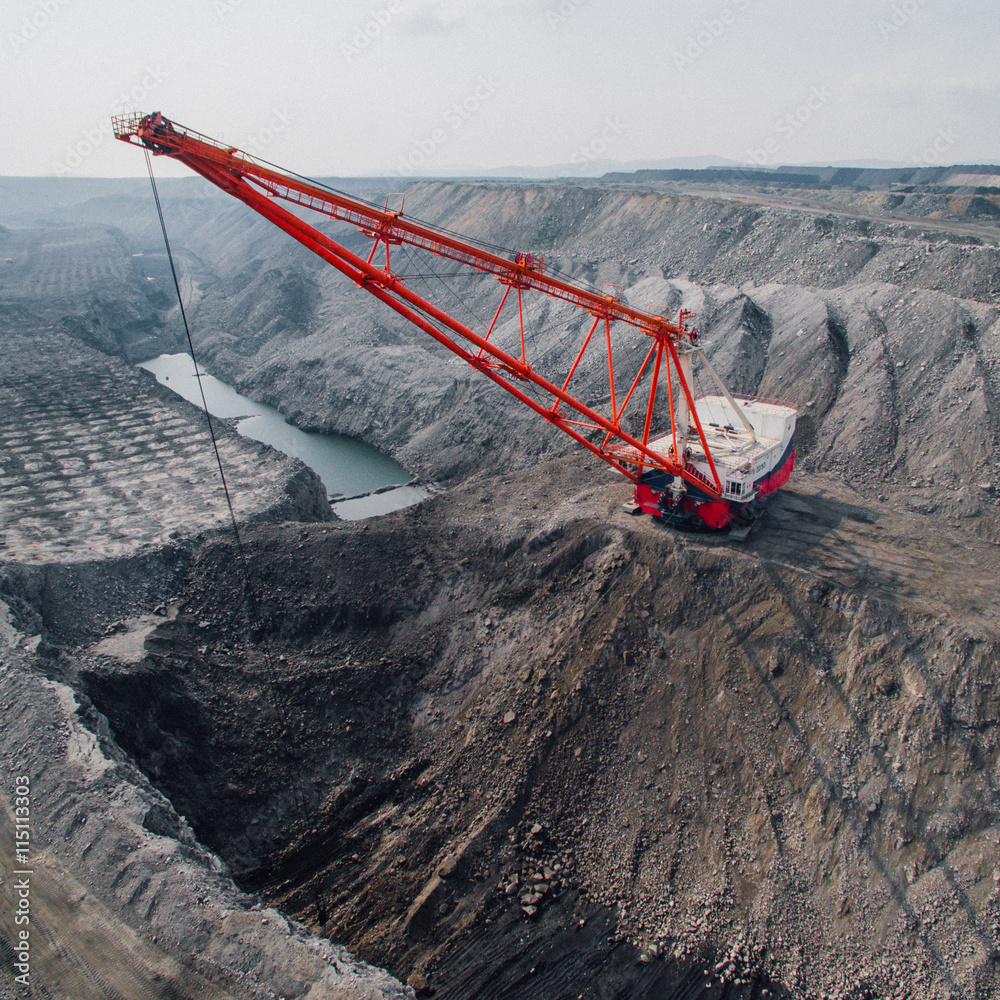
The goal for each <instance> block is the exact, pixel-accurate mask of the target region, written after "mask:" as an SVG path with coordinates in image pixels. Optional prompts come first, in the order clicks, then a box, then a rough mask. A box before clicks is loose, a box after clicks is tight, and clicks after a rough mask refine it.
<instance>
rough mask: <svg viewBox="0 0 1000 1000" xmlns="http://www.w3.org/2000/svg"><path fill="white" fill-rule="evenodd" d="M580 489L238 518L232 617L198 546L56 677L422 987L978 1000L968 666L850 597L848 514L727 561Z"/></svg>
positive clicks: (986, 821)
mask: <svg viewBox="0 0 1000 1000" xmlns="http://www.w3.org/2000/svg"><path fill="white" fill-rule="evenodd" d="M584 468H585V466H583V463H575V462H569V463H562V464H560V465H554V464H553V465H550V466H545V467H542V468H540V469H538V470H535V471H533V472H532V473H531V474H522V475H520V476H515V475H508V476H504V477H497V478H484V479H482V480H481V481H480V482H479V483H477V484H474V485H469V486H467V487H465V488H460V489H455V490H453V491H452V492H451V493H449V494H448V495H446V496H444V497H441V498H438V499H436V500H433V501H430V502H428V503H426V504H424V505H422V506H420V507H417V508H412V509H410V510H409V511H406V512H402V513H399V514H395V515H390V516H388V517H385V518H381V519H377V520H375V521H371V522H368V523H366V524H346V523H335V524H315V525H303V524H286V525H260V526H257V527H255V528H254V529H253V530H252V531H251V532H249V533H248V537H247V544H248V556H249V561H250V571H251V575H252V579H253V580H254V586H255V588H256V590H257V595H258V600H259V601H260V606H261V611H262V619H263V620H262V624H261V627H260V628H255V627H254V626H253V623H252V622H251V621H250V620H249V617H248V612H247V611H246V602H245V600H244V595H243V593H242V583H241V580H240V577H239V575H238V573H237V569H236V560H235V557H234V552H233V548H232V545H231V544H230V543H228V542H227V541H225V540H219V541H214V542H210V543H208V544H206V545H205V546H204V547H203V548H201V549H200V551H199V552H198V553H197V556H196V558H195V560H194V563H193V565H192V568H191V570H190V573H189V574H188V575H187V577H186V578H185V583H184V591H183V596H182V597H181V600H180V602H179V609H178V614H177V615H176V617H175V618H174V619H173V620H171V621H168V622H165V623H163V624H161V625H160V626H159V627H158V628H157V629H156V630H155V631H154V632H153V633H152V634H151V635H150V637H149V638H148V639H147V640H146V646H145V648H146V656H145V658H144V660H143V661H142V663H141V664H140V665H139V666H138V667H137V668H130V669H123V668H122V666H121V665H120V664H116V663H114V662H113V661H111V660H108V659H104V660H95V659H91V661H90V663H89V665H88V667H87V668H86V669H85V670H84V671H83V673H82V674H81V680H82V682H83V685H84V688H85V690H86V692H87V694H88V695H89V696H90V698H91V699H92V700H93V702H94V704H95V705H96V706H97V707H98V709H99V710H100V711H101V712H102V713H103V714H104V715H106V716H107V718H108V720H109V722H110V724H111V728H112V730H113V732H114V734H115V737H116V739H117V741H118V742H119V743H120V744H121V746H122V747H123V748H124V749H125V750H126V751H127V752H128V753H129V754H130V755H131V756H132V757H133V758H134V759H135V760H136V762H137V763H138V764H139V766H140V767H141V768H142V769H143V771H144V772H145V773H146V774H147V775H149V776H150V778H151V779H152V780H153V781H154V783H155V784H156V785H157V787H159V788H160V789H161V790H162V791H163V792H164V794H166V795H167V796H168V798H169V799H170V800H171V801H172V803H173V804H174V806H175V807H176V808H177V810H178V811H179V812H181V813H182V814H184V815H185V816H186V817H187V819H188V820H189V821H190V822H191V824H192V826H193V828H194V830H195V831H196V833H197V835H198V837H199V839H200V840H202V841H203V842H204V843H205V844H207V845H208V846H209V847H211V848H212V849H213V850H215V851H217V852H218V853H219V854H220V855H221V856H222V857H223V858H224V859H225V861H226V862H227V863H228V864H229V865H230V866H231V868H232V870H233V872H234V874H235V876H236V878H237V880H238V882H239V883H240V884H241V885H242V886H243V887H245V888H247V889H248V890H251V891H254V892H260V893H261V894H263V896H264V897H265V898H266V899H267V900H268V901H269V902H271V903H272V904H273V905H275V906H277V907H278V908H279V909H281V910H282V911H283V912H285V913H288V914H290V915H293V916H295V917H296V918H297V919H300V920H302V921H303V922H305V923H306V924H308V925H309V926H311V927H312V928H313V929H314V930H315V931H316V932H318V933H322V934H325V935H329V936H330V937H331V939H333V940H335V941H338V942H341V943H344V944H346V945H348V946H349V947H350V948H351V950H352V951H354V952H355V953H356V954H358V955H359V956H360V957H362V958H363V959H365V960H367V961H370V962H373V963H375V964H378V965H381V966H383V967H385V968H388V969H389V970H390V971H392V972H393V973H394V974H396V975H397V976H398V977H399V978H400V979H402V980H403V981H407V980H409V981H410V983H411V984H413V985H415V986H417V987H418V989H420V990H421V991H429V992H433V995H435V996H440V997H455V998H457V997H469V996H485V997H515V996H516V997H537V998H539V1000H542V998H545V1000H551V998H555V997H579V996H586V997H633V996H640V997H643V996H648V997H653V996H656V997H661V996H668V997H684V996H691V995H695V994H697V995H705V996H712V997H723V996H725V997H747V998H750V997H765V996H783V995H786V996H793V995H794V996H802V995H806V994H805V992H804V991H806V990H810V991H813V990H814V991H820V990H823V989H825V988H829V987H831V985H832V984H837V983H840V984H841V986H842V987H844V988H845V990H846V989H847V988H848V987H849V988H850V991H849V992H845V993H844V994H843V995H846V996H859V997H860V996H865V995H884V994H883V993H882V992H880V990H882V989H884V988H885V984H886V983H887V982H891V981H893V980H894V979H895V980H896V981H899V978H898V977H902V976H903V975H904V971H903V970H904V969H905V976H906V977H907V978H906V981H907V982H914V983H920V982H924V983H926V984H927V985H928V987H932V986H933V987H934V988H935V989H937V988H940V987H941V984H948V983H952V984H955V983H958V982H959V981H960V977H965V978H968V977H969V976H972V977H973V978H975V979H977V980H978V981H979V983H980V988H986V985H987V984H991V983H992V982H993V979H992V971H991V970H992V964H991V961H990V960H989V959H988V958H987V957H986V956H987V954H988V953H984V951H983V949H987V948H992V945H991V942H992V940H993V937H992V935H993V932H992V931H991V930H989V927H990V925H991V923H992V922H993V921H996V920H998V919H1000V909H998V902H997V895H998V893H997V891H996V890H995V887H994V882H993V879H992V877H990V875H989V873H990V872H991V871H993V870H994V868H993V866H994V864H995V863H996V860H997V849H996V839H995V837H993V836H992V835H991V833H990V831H991V830H992V828H993V824H994V823H995V822H996V818H997V805H998V799H997V796H996V789H995V788H994V787H993V785H992V783H991V779H990V777H989V776H990V774H992V773H993V767H994V765H995V763H996V762H997V761H996V758H997V751H998V746H997V738H996V731H995V722H994V721H993V709H992V705H993V704H994V703H993V701H992V698H993V697H994V695H993V692H994V690H995V682H994V679H993V677H992V669H991V666H990V665H991V664H992V662H994V658H995V655H996V646H995V643H994V642H993V641H992V640H991V639H989V638H988V636H987V635H986V634H979V635H972V634H970V633H969V632H968V631H965V632H963V631H962V630H961V629H958V630H956V627H955V620H954V619H951V618H949V617H947V615H942V616H931V615H927V614H926V613H923V612H922V611H921V610H920V609H918V608H916V607H914V606H912V604H911V602H909V601H907V599H906V598H905V596H904V594H903V593H902V592H900V591H899V590H898V589H896V588H895V587H894V583H893V579H892V576H893V574H892V569H891V567H890V568H888V569H887V573H886V575H885V577H881V578H880V569H886V567H879V566H878V565H877V560H875V559H872V556H873V554H874V553H877V550H873V549H869V548H868V546H871V545H872V544H875V541H874V540H875V539H876V538H877V536H878V527H877V526H874V527H873V525H872V524H871V521H872V520H873V519H872V518H871V516H870V514H869V513H868V512H866V511H865V510H864V509H863V508H861V507H858V506H853V505H851V504H848V503H844V502H838V501H836V500H834V499H833V498H832V497H829V498H828V499H827V500H826V501H825V503H823V504H822V505H821V506H820V505H817V506H816V507H815V508H814V507H812V506H810V505H811V504H813V503H815V502H816V500H817V497H816V496H815V495H809V494H801V493H800V494H795V493H792V494H791V495H790V500H789V503H788V505H787V507H786V508H780V507H776V508H775V509H774V511H773V513H772V516H771V520H770V522H769V523H767V524H765V525H764V527H763V529H762V531H761V533H760V535H759V536H758V537H757V538H756V540H754V541H752V542H751V544H750V545H749V547H744V548H740V547H739V546H735V545H731V544H729V543H721V544H720V543H717V542H714V543H713V541H712V540H710V539H706V538H698V537H688V536H684V535H679V534H677V533H674V532H671V531H669V530H665V529H663V528H661V527H659V526H658V525H655V524H651V523H650V522H649V521H648V520H647V519H631V518H629V517H627V516H626V515H625V514H623V513H622V512H620V510H618V509H617V504H618V502H620V496H619V494H620V486H618V485H617V484H614V485H606V486H602V485H600V484H599V483H597V484H594V483H593V477H590V480H591V483H592V485H590V486H589V487H585V488H584V489H583V490H582V491H581V490H580V484H581V482H583V481H585V480H584V479H583V476H582V471H583V469H584ZM823 492H824V490H823V489H820V491H819V493H820V495H821V494H822V493H823ZM796 505H798V507H796ZM796 511H797V513H796ZM821 511H822V513H820V512H821ZM796 516H798V517H799V518H800V520H801V524H808V525H810V526H811V531H810V532H809V533H808V536H807V537H806V538H805V539H804V540H802V541H800V542H799V543H797V544H796V543H794V542H792V543H790V542H789V541H788V539H787V538H785V537H783V535H782V533H781V531H779V530H778V527H779V525H780V524H781V523H782V521H783V520H784V521H785V522H786V524H788V526H789V527H794V526H795V525H794V524H793V523H792V522H793V521H794V519H795V518H796ZM792 534H793V536H794V532H793V533H792ZM833 537H839V539H840V540H841V542H842V543H845V544H847V545H848V547H852V548H854V549H855V550H856V551H857V552H858V558H857V560H856V561H855V562H854V563H853V564H851V565H849V566H846V567H845V568H844V569H843V572H842V574H841V577H840V579H839V580H833V579H831V578H829V576H828V574H823V573H822V572H816V567H814V566H812V567H811V566H809V565H808V564H809V555H808V553H810V552H812V553H814V557H815V558H816V560H817V563H818V562H819V561H820V560H821V556H820V554H819V553H818V551H817V550H818V549H819V548H821V547H822V545H823V544H824V543H827V542H829V541H830V540H831V539H832V538H833ZM790 545H791V546H794V549H793V550H792V551H790ZM789 556H793V557H794V558H796V560H797V561H798V562H799V563H800V564H801V566H802V568H801V569H800V571H798V572H795V571H789V569H788V567H787V566H786V565H785V559H787V558H789ZM862 587H863V588H864V590H865V591H866V593H867V594H868V596H861V593H860V590H861V588H862ZM970 600H974V598H970ZM972 857H976V858H978V860H976V861H971V860H970V859H971V858H972ZM959 859H961V860H959ZM958 871H962V872H963V874H962V875H957V874H956V872H958ZM970 872H971V873H975V874H974V875H973V876H972V879H973V880H972V882H969V881H968V879H969V877H970V876H969V874H968V873H970ZM918 883H920V885H921V886H922V888H921V889H920V895H921V898H923V897H926V899H928V900H931V908H930V909H928V910H926V911H925V910H923V909H921V905H922V904H918V903H916V902H914V889H913V887H914V886H915V885H917V884H918ZM908 886H909V887H910V888H909V889H908ZM970 934H971V935H972V937H971V939H970ZM956 939H961V940H965V941H969V940H971V941H972V944H973V947H974V952H973V954H971V955H969V956H965V957H964V958H963V960H962V961H961V962H959V964H958V965H957V966H956V964H955V961H954V960H953V958H952V956H951V951H950V948H951V944H952V942H953V941H954V940H956ZM901 955H902V957H900V956H901ZM893 968H895V969H896V971H895V972H893V971H892V970H893ZM847 969H849V970H851V972H850V974H849V975H848V976H846V977H845V975H844V971H845V970H847ZM983 977H986V978H985V979H984V978H983ZM990 988H992V986H991V987H990ZM866 990H867V991H872V990H874V991H875V992H874V993H871V992H868V993H866V992H865V991H866ZM810 995H812V994H811V993H810ZM928 995H936V994H934V993H933V990H932V991H931V992H929V993H928ZM968 995H975V994H968Z"/></svg>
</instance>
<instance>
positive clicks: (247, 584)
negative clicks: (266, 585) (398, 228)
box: [144, 149, 306, 820]
mask: <svg viewBox="0 0 1000 1000" xmlns="http://www.w3.org/2000/svg"><path fill="white" fill-rule="evenodd" d="M144 152H145V154H146V167H147V168H148V170H149V182H150V184H151V185H152V188H153V201H154V203H155V204H156V214H157V216H158V218H159V220H160V231H161V232H162V233H163V245H164V246H165V247H166V249H167V260H168V261H169V263H170V273H171V275H172V276H173V279H174V288H175V290H176V291H177V304H178V306H179V307H180V312H181V320H182V321H183V323H184V333H185V335H186V336H187V344H188V351H189V352H190V354H191V362H192V364H193V365H194V374H195V378H196V379H197V381H198V391H199V392H200V393H201V404H202V408H203V409H204V411H205V419H206V421H207V422H208V432H209V434H210V435H211V438H212V449H213V451H214V452H215V461H216V464H217V465H218V467H219V478H220V479H221V480H222V489H223V491H224V492H225V494H226V505H227V506H228V508H229V520H230V522H231V523H232V526H233V535H234V537H235V539H236V548H237V550H238V552H239V557H240V567H241V569H242V572H243V582H244V588H245V592H246V595H247V599H248V601H249V603H250V612H251V617H252V619H253V624H254V626H255V627H256V628H257V629H258V631H260V632H261V633H263V617H262V616H261V613H260V604H259V603H258V601H257V594H256V593H255V591H254V588H253V583H252V581H251V579H250V568H249V566H248V564H247V557H246V550H245V549H244V547H243V537H242V535H241V534H240V526H239V522H238V521H237V519H236V510H235V509H234V507H233V500H232V496H231V494H230V492H229V484H228V483H227V482H226V472H225V469H224V468H223V466H222V455H221V454H220V453H219V442H218V439H217V438H216V436H215V427H214V425H213V424H212V414H211V413H210V412H209V409H208V400H207V399H206V398H205V387H204V385H203V384H202V373H201V371H200V369H199V368H198V359H197V357H196V356H195V350H194V341H193V340H192V338H191V327H190V326H189V324H188V318H187V312H186V311H185V309H184V298H183V296H182V295H181V285H180V281H179V280H178V278H177V268H176V267H175V266H174V255H173V251H172V250H171V249H170V239H169V237H168V236H167V225H166V222H165V221H164V218H163V206H162V205H161V204H160V193H159V191H158V190H157V187H156V178H155V177H154V175H153V163H152V160H151V159H150V157H149V150H148V149H146V150H144ZM257 648H258V650H259V651H260V653H261V655H262V656H263V659H264V667H265V671H266V674H267V681H268V687H269V688H270V691H271V699H272V701H273V703H274V708H275V711H276V712H277V714H278V718H279V720H280V721H281V725H282V729H283V731H284V732H283V735H284V734H285V733H288V732H289V727H288V717H287V715H286V713H285V709H284V707H283V705H282V703H281V700H280V698H279V697H278V681H277V673H276V671H275V668H274V662H273V661H272V659H271V656H270V654H269V653H268V650H267V649H266V647H264V646H263V645H258V646H257ZM296 803H297V805H298V807H299V811H300V813H302V818H303V820H305V818H306V816H305V809H304V806H303V803H302V801H301V800H300V799H299V797H298V793H297V792H296Z"/></svg>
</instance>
